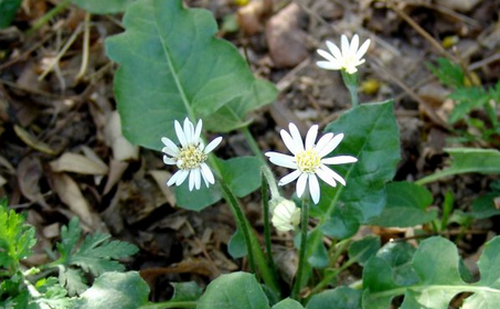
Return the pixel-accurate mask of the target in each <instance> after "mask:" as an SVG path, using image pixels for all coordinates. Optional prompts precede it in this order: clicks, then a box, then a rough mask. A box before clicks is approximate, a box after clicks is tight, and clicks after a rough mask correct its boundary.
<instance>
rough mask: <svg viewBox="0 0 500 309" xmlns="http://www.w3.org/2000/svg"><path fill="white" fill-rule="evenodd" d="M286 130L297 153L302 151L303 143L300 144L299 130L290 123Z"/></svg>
mask: <svg viewBox="0 0 500 309" xmlns="http://www.w3.org/2000/svg"><path fill="white" fill-rule="evenodd" d="M288 129H289V130H290V134H291V135H292V138H293V142H294V145H295V149H297V151H304V143H303V142H302V136H300V132H299V129H298V128H297V126H296V125H295V123H293V122H290V123H289V124H288Z"/></svg>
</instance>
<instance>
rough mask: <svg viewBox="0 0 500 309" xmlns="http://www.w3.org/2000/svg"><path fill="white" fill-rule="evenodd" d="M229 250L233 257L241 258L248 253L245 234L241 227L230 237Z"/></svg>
mask: <svg viewBox="0 0 500 309" xmlns="http://www.w3.org/2000/svg"><path fill="white" fill-rule="evenodd" d="M227 251H228V252H229V254H230V255H231V257H232V258H233V259H239V258H242V257H244V256H246V255H247V254H248V251H247V245H246V242H245V235H244V234H243V232H242V231H240V229H236V232H235V233H234V234H233V236H231V239H229V243H228V244H227Z"/></svg>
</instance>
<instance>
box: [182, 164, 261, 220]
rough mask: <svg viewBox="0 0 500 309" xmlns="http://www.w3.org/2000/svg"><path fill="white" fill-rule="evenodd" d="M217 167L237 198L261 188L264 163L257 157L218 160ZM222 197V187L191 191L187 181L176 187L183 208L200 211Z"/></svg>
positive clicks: (202, 187) (203, 187) (215, 186)
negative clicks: (261, 173) (261, 170)
mask: <svg viewBox="0 0 500 309" xmlns="http://www.w3.org/2000/svg"><path fill="white" fill-rule="evenodd" d="M217 166H218V168H219V170H220V174H221V176H222V178H224V181H225V182H226V183H227V184H228V186H229V187H230V188H231V191H232V192H233V193H234V194H235V195H236V196H237V197H244V196H246V195H248V194H250V193H251V192H253V191H255V190H256V189H257V188H259V187H260V167H261V166H262V163H261V162H260V161H259V160H258V159H257V158H256V157H238V158H232V159H229V160H219V159H218V160H217ZM221 197H222V193H221V189H220V187H219V186H218V185H217V184H215V185H213V186H210V187H208V188H207V187H205V186H204V185H202V186H201V189H200V190H193V191H189V189H188V183H187V181H186V182H185V183H183V184H182V185H181V186H179V187H175V198H176V201H177V205H179V206H180V207H182V208H185V209H189V210H195V211H200V210H202V209H204V208H205V207H207V206H210V205H212V204H214V203H216V202H217V201H219V200H220V199H221Z"/></svg>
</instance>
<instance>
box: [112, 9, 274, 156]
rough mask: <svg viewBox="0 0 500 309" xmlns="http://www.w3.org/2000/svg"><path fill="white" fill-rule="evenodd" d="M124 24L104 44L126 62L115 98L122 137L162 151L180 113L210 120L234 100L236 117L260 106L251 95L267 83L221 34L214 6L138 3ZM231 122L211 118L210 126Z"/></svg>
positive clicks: (223, 126)
mask: <svg viewBox="0 0 500 309" xmlns="http://www.w3.org/2000/svg"><path fill="white" fill-rule="evenodd" d="M124 27H125V29H126V31H125V33H123V34H120V35H117V36H115V37H111V38H108V39H107V40H106V47H107V51H108V55H109V57H110V58H111V59H113V60H114V61H116V62H118V63H119V64H120V68H119V69H118V71H117V72H116V75H115V97H116V99H117V101H118V109H119V111H120V115H121V119H122V128H123V132H124V135H125V137H126V138H127V139H128V140H129V141H131V142H132V143H133V144H138V145H142V146H145V147H148V148H152V149H160V148H161V141H160V138H161V137H162V136H167V137H169V138H173V137H174V129H173V125H172V124H173V121H174V120H176V119H177V120H179V119H184V118H185V117H186V116H188V115H189V116H191V117H197V118H203V119H204V120H205V122H206V123H209V122H210V118H211V117H212V115H214V114H216V115H217V117H221V114H227V112H226V111H223V110H221V108H222V107H224V106H226V105H228V104H229V106H231V108H232V109H233V112H234V113H235V114H237V115H238V116H241V115H242V114H243V113H245V112H246V111H248V110H250V109H253V108H255V107H257V106H256V102H257V101H258V100H259V98H253V99H250V98H249V97H248V96H249V95H250V94H249V93H251V92H254V93H255V89H262V86H259V85H260V84H261V83H264V82H257V81H256V79H255V77H254V76H253V74H252V72H251V71H250V69H249V68H248V66H247V64H246V62H245V60H244V59H243V58H242V56H241V55H240V53H239V51H238V50H237V49H236V48H235V47H234V46H233V45H232V44H230V43H228V42H227V41H224V40H221V39H219V38H216V37H215V34H216V32H217V23H216V22H215V19H214V18H213V16H212V14H211V13H210V12H209V11H206V10H203V9H185V8H183V4H182V1H181V0H170V1H164V0H143V1H137V2H135V3H133V4H132V5H130V6H129V9H128V10H127V12H126V14H125V17H124ZM256 83H258V84H259V85H256ZM270 87H271V86H269V85H267V88H270ZM268 96H269V95H268V94H266V95H265V97H268ZM238 100H239V101H238ZM258 103H260V104H266V103H270V102H258ZM260 104H259V105H260ZM219 110H220V111H219ZM192 114H194V115H192ZM192 120H194V119H192ZM230 126H231V125H228V124H226V123H222V122H221V127H220V128H219V127H218V126H217V125H214V124H213V122H212V125H211V128H212V129H213V130H215V129H217V130H220V131H226V130H227V129H228V127H230Z"/></svg>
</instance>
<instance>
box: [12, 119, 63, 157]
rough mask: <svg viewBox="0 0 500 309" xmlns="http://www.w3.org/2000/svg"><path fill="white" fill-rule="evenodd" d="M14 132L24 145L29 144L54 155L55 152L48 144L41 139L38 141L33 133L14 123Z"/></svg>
mask: <svg viewBox="0 0 500 309" xmlns="http://www.w3.org/2000/svg"><path fill="white" fill-rule="evenodd" d="M14 132H16V135H17V137H19V138H20V139H21V140H22V141H23V142H24V143H25V144H26V145H28V146H30V147H31V148H33V149H35V150H38V151H40V152H43V153H46V154H49V155H52V156H55V155H56V152H55V151H54V150H52V148H50V146H49V145H47V144H46V143H44V142H42V141H39V140H38V139H37V138H35V137H34V136H33V135H31V134H30V133H28V131H26V130H25V129H23V128H22V127H20V126H18V125H17V124H16V125H14Z"/></svg>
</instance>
